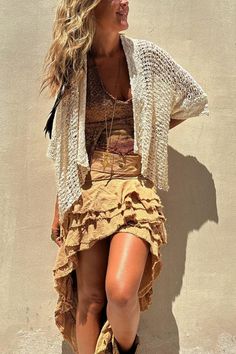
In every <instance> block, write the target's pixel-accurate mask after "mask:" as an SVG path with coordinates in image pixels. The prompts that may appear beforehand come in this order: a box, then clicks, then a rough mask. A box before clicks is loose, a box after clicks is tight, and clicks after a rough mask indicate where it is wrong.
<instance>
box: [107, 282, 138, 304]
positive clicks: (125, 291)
mask: <svg viewBox="0 0 236 354" xmlns="http://www.w3.org/2000/svg"><path fill="white" fill-rule="evenodd" d="M106 297H107V300H108V301H109V302H110V303H112V304H114V305H117V306H129V305H132V304H133V303H135V302H136V301H137V297H138V289H137V288H136V287H131V286H130V284H121V282H120V281H115V280H112V281H109V282H107V283H106Z"/></svg>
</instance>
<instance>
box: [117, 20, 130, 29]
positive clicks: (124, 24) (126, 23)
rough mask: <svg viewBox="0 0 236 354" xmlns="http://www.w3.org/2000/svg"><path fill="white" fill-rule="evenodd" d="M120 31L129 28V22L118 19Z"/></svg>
mask: <svg viewBox="0 0 236 354" xmlns="http://www.w3.org/2000/svg"><path fill="white" fill-rule="evenodd" d="M119 27H120V31H124V30H126V29H127V28H129V24H128V22H127V21H120V23H119Z"/></svg>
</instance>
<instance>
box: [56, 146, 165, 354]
mask: <svg viewBox="0 0 236 354" xmlns="http://www.w3.org/2000/svg"><path fill="white" fill-rule="evenodd" d="M110 157H112V158H113V164H112V170H111V167H109V166H104V165H103V164H102V163H103V162H102V161H103V160H102V152H101V151H97V150H95V152H94V154H93V159H92V163H91V171H90V172H89V173H88V175H87V178H86V182H85V184H84V185H83V187H82V189H83V192H82V194H81V196H80V198H79V199H78V200H77V201H76V202H75V203H74V204H73V205H72V206H71V208H70V209H69V210H68V211H67V212H66V214H65V216H64V219H63V222H62V224H61V225H60V228H61V229H60V231H61V236H62V237H63V244H62V246H61V247H59V249H58V253H57V256H56V260H55V264H54V267H53V280H54V287H55V289H56V291H57V292H58V300H57V305H56V309H55V323H56V325H57V327H58V328H59V330H60V332H61V333H62V335H63V338H64V339H65V340H66V341H67V342H68V343H69V345H70V346H71V348H72V349H73V351H74V353H78V354H79V352H78V349H77V344H76V327H75V325H76V308H77V301H78V300H77V299H78V295H77V292H78V291H79V289H78V287H77V282H76V271H75V269H76V268H77V267H79V266H80V265H79V261H78V252H81V251H83V250H86V249H89V248H91V247H92V246H93V245H94V244H95V243H96V242H98V241H99V240H101V239H104V238H106V237H110V236H111V235H113V234H114V233H116V232H129V233H132V234H134V235H136V236H137V237H140V238H142V239H144V240H145V241H147V242H148V243H149V245H150V252H149V255H148V258H147V262H146V265H145V270H144V273H143V276H142V280H141V284H140V288H139V291H138V296H139V304H140V310H141V311H144V310H146V309H148V307H149V306H150V304H151V303H152V300H151V297H152V293H153V282H154V280H155V279H156V278H157V277H158V275H159V273H160V270H161V267H162V261H161V254H160V246H161V245H162V244H166V243H167V232H166V228H165V222H166V220H167V218H166V217H165V215H164V213H163V205H162V204H161V200H160V197H159V196H158V195H157V194H156V192H155V190H154V185H153V183H152V182H151V181H150V180H148V179H146V178H144V177H143V176H142V175H141V157H140V156H139V155H126V157H125V161H124V160H123V158H122V156H120V155H118V154H112V153H110ZM109 348H110V349H109ZM109 350H111V351H109ZM107 353H113V354H119V351H118V348H117V346H116V343H115V338H114V334H113V332H112V328H111V326H110V324H109V321H108V320H107V317H106V310H105V308H104V313H103V325H102V328H101V331H100V334H99V337H98V340H97V345H96V349H95V352H94V354H107Z"/></svg>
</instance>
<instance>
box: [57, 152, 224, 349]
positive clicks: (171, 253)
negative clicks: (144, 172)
mask: <svg viewBox="0 0 236 354" xmlns="http://www.w3.org/2000/svg"><path fill="white" fill-rule="evenodd" d="M168 149H169V151H168V156H169V185H170V189H169V191H168V192H164V191H161V190H160V191H159V195H160V198H161V200H162V203H163V205H164V213H165V215H166V217H167V219H168V220H167V224H166V228H167V232H168V244H167V245H165V246H163V247H162V250H161V254H162V262H163V268H162V271H161V274H160V278H158V279H157V282H156V287H155V286H154V289H153V290H154V293H153V299H152V304H151V306H150V308H149V309H148V310H147V311H145V312H143V313H142V316H141V322H140V330H139V335H140V339H141V342H142V350H143V353H149V354H179V352H180V346H179V332H178V327H177V323H176V321H175V318H174V315H173V312H172V304H173V302H174V301H175V298H176V296H178V295H179V294H180V292H181V287H182V279H183V276H184V272H185V259H186V245H187V238H188V235H189V233H190V232H191V231H193V230H199V229H200V228H201V226H202V225H203V224H204V223H205V222H207V221H214V222H216V223H218V214H217V205H216V190H215V185H214V181H213V178H212V174H211V173H210V172H209V171H208V170H207V169H206V167H205V166H203V165H202V164H201V163H200V162H199V161H198V160H197V159H196V158H195V157H193V156H183V155H181V154H180V153H179V152H178V151H176V150H174V149H173V148H171V147H170V146H169V147H168ZM150 309H152V310H154V309H155V311H149V310H150ZM71 353H72V352H71V350H70V348H69V346H68V345H67V343H66V342H65V341H63V342H62V354H71Z"/></svg>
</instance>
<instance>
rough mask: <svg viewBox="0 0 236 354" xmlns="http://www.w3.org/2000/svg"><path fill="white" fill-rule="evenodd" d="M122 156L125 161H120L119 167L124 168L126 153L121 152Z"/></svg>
mask: <svg viewBox="0 0 236 354" xmlns="http://www.w3.org/2000/svg"><path fill="white" fill-rule="evenodd" d="M120 157H122V159H123V162H122V161H121V162H119V163H118V165H119V167H121V168H124V166H125V164H126V155H122V154H120Z"/></svg>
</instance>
